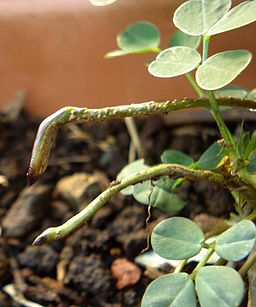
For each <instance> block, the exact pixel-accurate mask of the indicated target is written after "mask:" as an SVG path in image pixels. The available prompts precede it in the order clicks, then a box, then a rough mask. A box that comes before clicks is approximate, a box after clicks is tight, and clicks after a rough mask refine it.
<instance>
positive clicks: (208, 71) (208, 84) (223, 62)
mask: <svg viewBox="0 0 256 307" xmlns="http://www.w3.org/2000/svg"><path fill="white" fill-rule="evenodd" d="M251 59H252V55H251V53H250V52H249V51H247V50H232V51H224V52H221V53H217V54H215V55H213V56H211V57H210V58H208V59H207V60H206V61H205V62H204V63H203V64H202V65H200V66H199V67H198V69H197V72H196V80H197V83H198V85H199V86H200V87H201V88H202V89H205V90H216V89H219V88H221V87H223V86H225V85H227V84H229V83H230V82H231V81H233V80H234V79H235V78H236V77H237V76H238V75H239V74H240V73H241V71H243V70H244V69H245V68H246V66H247V65H248V64H249V63H250V61H251Z"/></svg>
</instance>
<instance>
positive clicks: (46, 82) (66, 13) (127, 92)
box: [0, 0, 256, 116]
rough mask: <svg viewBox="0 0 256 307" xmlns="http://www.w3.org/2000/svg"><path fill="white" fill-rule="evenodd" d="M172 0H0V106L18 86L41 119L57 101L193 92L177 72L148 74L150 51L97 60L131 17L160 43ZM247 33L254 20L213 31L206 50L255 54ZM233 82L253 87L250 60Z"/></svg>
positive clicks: (92, 103) (106, 101)
mask: <svg viewBox="0 0 256 307" xmlns="http://www.w3.org/2000/svg"><path fill="white" fill-rule="evenodd" d="M238 2H241V1H236V3H238ZM179 3H181V1H179V0H119V1H118V2H117V3H116V4H113V5H110V6H108V7H94V6H92V5H91V4H90V3H89V1H88V0H72V1H70V0H11V1H5V0H2V1H0V75H1V79H0V104H1V105H5V104H7V103H8V102H9V101H10V100H11V99H12V97H13V96H14V95H15V93H16V92H17V91H18V90H22V89H23V90H25V91H26V93H27V99H26V107H27V109H28V110H30V112H33V113H34V114H36V115H43V116H45V115H48V114H50V113H51V112H53V111H55V110H56V109H58V108H60V107H62V106H65V105H77V106H87V107H99V106H107V105H117V104H127V103H131V102H140V101H141V102H142V101H147V100H152V99H155V100H161V99H173V98H181V97H188V96H194V93H193V90H191V88H190V86H189V85H188V84H187V82H186V81H185V80H184V79H183V77H179V78H175V79H157V78H154V77H152V76H150V75H149V74H148V72H147V69H146V67H145V65H144V63H145V62H146V61H147V60H150V59H153V58H154V57H155V55H153V54H152V55H140V56H128V57H123V58H117V59H112V60H106V59H104V58H103V56H104V54H105V53H106V52H108V51H111V50H114V49H116V48H117V46H116V42H115V37H116V34H118V33H119V32H121V31H122V30H123V29H124V28H125V27H127V25H129V24H130V23H133V22H135V21H139V20H148V21H150V22H153V23H155V24H156V25H157V26H158V27H159V29H160V30H161V34H162V37H163V39H162V43H161V47H162V48H164V47H165V46H166V44H167V41H168V39H169V36H170V33H171V32H172V31H173V30H174V27H173V25H172V21H171V19H172V13H173V10H174V9H175V8H176V7H177V6H178V5H179ZM255 37H256V27H255V24H252V25H249V26H247V27H246V28H244V29H239V30H236V31H233V32H228V33H225V34H224V35H217V36H216V37H214V38H213V39H212V42H211V53H213V52H216V51H221V50H228V49H240V48H246V49H249V50H251V51H252V52H253V53H254V54H256V45H255V39H253V38H255ZM253 44H254V45H253ZM236 83H239V84H241V85H243V86H245V87H247V88H253V87H255V59H254V61H253V63H251V64H250V67H249V68H248V69H247V70H246V73H244V74H242V76H241V77H239V79H237V80H236Z"/></svg>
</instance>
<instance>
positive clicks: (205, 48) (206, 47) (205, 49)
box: [202, 35, 210, 63]
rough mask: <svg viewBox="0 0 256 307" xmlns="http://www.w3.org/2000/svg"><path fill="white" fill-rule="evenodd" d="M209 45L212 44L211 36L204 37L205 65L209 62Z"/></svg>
mask: <svg viewBox="0 0 256 307" xmlns="http://www.w3.org/2000/svg"><path fill="white" fill-rule="evenodd" d="M209 43H210V36H208V35H205V36H203V57H202V62H203V63H204V62H205V61H206V60H207V57H208V50H209Z"/></svg>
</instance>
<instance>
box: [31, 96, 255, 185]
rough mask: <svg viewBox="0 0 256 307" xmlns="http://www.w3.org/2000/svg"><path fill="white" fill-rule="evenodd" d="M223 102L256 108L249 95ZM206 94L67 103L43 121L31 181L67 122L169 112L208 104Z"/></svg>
mask: <svg viewBox="0 0 256 307" xmlns="http://www.w3.org/2000/svg"><path fill="white" fill-rule="evenodd" d="M217 102H218V104H219V105H221V106H228V107H230V106H232V107H238V108H243V109H252V110H256V102H255V101H253V100H249V99H241V98H232V97H221V98H218V100H217ZM209 106H210V105H209V100H208V99H207V98H195V99H188V98H186V99H181V100H174V101H163V102H155V101H150V102H144V103H136V104H130V105H121V106H115V107H106V108H102V109H87V108H76V107H65V108H62V109H60V110H59V111H57V112H55V113H54V114H52V115H51V116H49V117H47V118H46V119H45V120H44V121H43V122H42V123H41V125H40V127H39V129H38V132H37V136H36V139H35V142H34V146H33V151H32V156H31V161H30V166H29V170H28V182H29V184H32V183H33V182H35V181H36V180H37V179H38V178H39V177H40V176H41V175H42V174H43V173H44V172H45V170H46V167H47V164H48V160H49V156H50V152H51V148H52V145H53V143H54V140H55V137H56V134H57V131H58V129H59V128H60V127H62V126H63V125H66V124H68V123H76V124H82V123H83V124H93V123H96V122H100V121H105V120H111V119H121V118H124V117H129V116H133V117H135V116H143V115H156V114H166V113H168V112H174V111H177V110H182V109H190V108H197V107H208V108H209Z"/></svg>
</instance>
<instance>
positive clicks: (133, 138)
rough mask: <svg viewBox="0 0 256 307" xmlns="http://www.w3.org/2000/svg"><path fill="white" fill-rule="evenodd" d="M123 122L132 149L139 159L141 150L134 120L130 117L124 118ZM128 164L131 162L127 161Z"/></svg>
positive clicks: (141, 155) (141, 154) (141, 153)
mask: <svg viewBox="0 0 256 307" xmlns="http://www.w3.org/2000/svg"><path fill="white" fill-rule="evenodd" d="M124 121H125V124H126V128H127V130H128V132H129V135H130V138H131V141H132V143H133V146H134V149H135V151H137V153H138V156H139V158H142V157H143V149H142V146H141V142H140V137H139V134H138V130H137V127H136V124H135V122H134V119H133V118H132V117H125V119H124ZM129 162H132V161H129Z"/></svg>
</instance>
